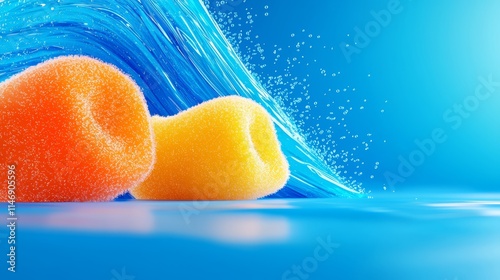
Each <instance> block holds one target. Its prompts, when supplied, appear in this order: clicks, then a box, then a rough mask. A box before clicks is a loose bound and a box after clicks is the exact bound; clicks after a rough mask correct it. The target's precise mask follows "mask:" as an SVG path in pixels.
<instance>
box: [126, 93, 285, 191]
mask: <svg viewBox="0 0 500 280" xmlns="http://www.w3.org/2000/svg"><path fill="white" fill-rule="evenodd" d="M152 122H153V129H154V133H155V138H156V151H157V154H156V156H157V160H156V163H155V166H154V168H153V171H152V172H151V174H150V176H149V177H148V178H147V179H146V180H145V181H144V182H143V183H142V184H140V185H139V186H137V187H135V188H133V189H132V190H131V193H132V195H133V196H134V197H136V198H138V199H156V200H239V199H255V198H259V197H263V196H266V195H269V194H272V193H275V192H276V191H278V190H279V189H281V188H282V187H283V186H284V185H285V184H286V182H287V180H288V177H289V165H288V162H287V160H286V158H285V156H284V155H283V153H282V151H281V148H280V143H279V141H278V139H277V136H276V132H275V129H274V125H273V122H272V119H271V117H270V116H269V114H268V113H267V111H266V110H265V109H264V108H263V107H262V106H260V105H259V104H257V103H256V102H254V101H252V100H250V99H246V98H243V97H239V96H228V97H220V98H216V99H213V100H210V101H208V102H205V103H202V104H200V105H198V106H195V107H193V108H190V109H188V110H186V111H184V112H181V113H179V114H177V115H175V116H171V117H159V116H154V117H152Z"/></svg>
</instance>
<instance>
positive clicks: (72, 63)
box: [0, 56, 155, 202]
mask: <svg viewBox="0 0 500 280" xmlns="http://www.w3.org/2000/svg"><path fill="white" fill-rule="evenodd" d="M0 118H1V121H0V136H1V137H0V139H1V140H0V141H1V144H2V149H1V150H0V171H1V172H0V174H2V177H4V178H6V175H7V173H8V172H9V171H8V168H11V169H12V168H13V169H14V170H15V172H14V173H15V186H16V188H15V197H16V200H17V201H27V202H38V201H54V202H55V201H104V200H110V199H113V198H114V197H116V196H117V195H119V194H121V193H123V192H125V191H126V190H127V189H129V188H131V187H132V186H134V185H137V184H138V183H139V182H142V181H143V180H144V178H145V177H146V176H147V175H148V174H149V172H150V170H151V168H152V166H153V163H154V157H155V151H154V149H155V148H154V139H153V136H152V135H153V134H152V127H151V123H150V116H149V113H148V110H147V107H146V103H145V100H144V97H143V95H142V94H141V91H140V89H139V87H138V86H137V85H136V84H135V83H134V82H133V81H132V80H131V79H130V78H129V77H128V76H126V75H125V74H123V73H122V72H120V71H119V70H118V69H117V68H115V67H114V66H111V65H109V64H105V63H103V62H100V61H98V60H95V59H92V58H88V57H82V56H68V57H59V58H56V59H52V60H49V61H46V62H44V63H41V64H39V65H37V66H34V67H31V68H28V69H27V70H25V71H24V72H22V73H20V74H18V75H16V76H14V77H12V78H10V79H9V80H7V81H5V82H3V83H1V84H0ZM13 166H15V167H13ZM10 173H12V172H9V174H10ZM4 180H5V179H4ZM10 183H11V182H9V184H10ZM7 198H8V193H7V188H0V201H5V200H7Z"/></svg>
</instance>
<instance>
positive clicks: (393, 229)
mask: <svg viewBox="0 0 500 280" xmlns="http://www.w3.org/2000/svg"><path fill="white" fill-rule="evenodd" d="M6 207H7V206H6V205H5V204H1V205H0V209H6ZM4 212H5V211H3V210H2V212H1V213H2V216H0V220H2V221H5V215H4ZM18 216H19V217H20V218H19V221H18V229H17V242H18V249H17V253H16V254H17V256H18V257H17V272H16V273H15V274H10V273H8V272H7V269H6V264H5V262H3V263H4V264H3V265H2V269H1V270H0V275H2V277H1V279H113V278H114V279H117V280H120V279H132V278H126V277H124V276H134V277H135V278H134V279H137V280H140V279H294V280H295V279H384V280H390V279H394V280H400V279H419V280H421V279H436V280H437V279H439V280H444V279H448V280H453V279H457V280H458V279H460V280H464V279H471V280H477V279H498V278H499V277H500V267H499V266H498V260H499V259H500V238H499V236H500V197H499V196H498V195H491V194H476V195H473V196H471V195H470V194H463V195H453V196H451V195H448V194H447V195H434V196H427V197H425V196H421V195H411V196H410V195H405V196H403V195H399V196H396V195H391V196H390V197H378V198H377V197H375V198H373V199H356V200H354V199H269V200H259V201H234V202H151V201H134V200H129V201H123V202H113V203H58V204H52V203H44V204H18ZM0 232H1V234H5V233H6V231H5V227H2V230H1V231H0ZM0 240H1V241H2V242H1V243H0V249H1V251H2V255H4V256H5V252H6V249H7V247H6V244H5V241H6V238H5V237H2V238H1V239H0ZM294 266H295V267H294ZM294 268H295V270H294ZM116 275H119V276H120V277H117V276H116ZM306 277H308V278H306Z"/></svg>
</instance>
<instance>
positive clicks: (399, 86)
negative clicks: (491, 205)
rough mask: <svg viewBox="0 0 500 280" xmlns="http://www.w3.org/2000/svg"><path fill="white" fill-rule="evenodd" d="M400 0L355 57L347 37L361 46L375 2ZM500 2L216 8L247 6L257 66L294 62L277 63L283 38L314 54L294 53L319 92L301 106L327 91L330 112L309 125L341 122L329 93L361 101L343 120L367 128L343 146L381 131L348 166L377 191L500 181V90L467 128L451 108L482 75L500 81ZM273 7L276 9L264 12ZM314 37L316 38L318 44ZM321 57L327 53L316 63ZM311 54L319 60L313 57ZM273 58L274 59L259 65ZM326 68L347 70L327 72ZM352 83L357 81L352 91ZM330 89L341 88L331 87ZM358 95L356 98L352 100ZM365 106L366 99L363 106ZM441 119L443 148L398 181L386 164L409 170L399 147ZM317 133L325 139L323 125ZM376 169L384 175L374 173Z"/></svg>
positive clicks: (248, 43) (479, 186) (338, 99)
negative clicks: (391, 179)
mask: <svg viewBox="0 0 500 280" xmlns="http://www.w3.org/2000/svg"><path fill="white" fill-rule="evenodd" d="M391 2H399V7H400V8H399V9H401V12H400V13H397V14H392V17H391V19H390V21H389V23H388V24H387V26H385V27H381V28H380V32H373V33H372V35H373V34H375V35H374V36H372V37H370V42H369V43H368V44H367V45H366V46H364V48H359V50H360V52H359V53H354V54H352V55H351V57H350V58H351V61H350V63H349V62H348V60H347V59H346V57H345V55H344V53H343V52H342V48H341V46H342V45H343V43H347V44H350V45H351V46H353V45H354V37H355V36H356V34H357V32H356V29H355V28H356V27H358V28H359V29H361V30H364V29H365V27H366V26H367V25H369V24H370V22H371V21H373V20H374V19H375V18H374V16H373V14H372V13H371V12H372V11H373V12H377V13H379V12H380V11H381V10H387V6H388V5H390V3H391ZM266 5H268V8H267V9H266V8H265V6H266ZM499 10H500V3H499V2H498V1H478V2H471V1H451V0H448V1H439V2H435V1H409V0H406V1H403V0H402V1H387V0H384V1H348V2H345V1H292V2H291V1H284V0H278V1H272V3H269V1H249V2H248V3H247V2H245V3H244V2H243V1H227V4H226V5H223V6H220V7H217V8H212V11H216V12H217V11H222V12H225V13H227V12H230V13H232V12H236V13H238V15H239V16H243V21H246V23H247V24H242V25H241V26H239V25H238V24H235V26H234V27H233V28H229V29H230V30H231V32H235V33H243V34H244V33H245V32H247V31H249V30H250V31H251V34H252V35H251V39H249V40H242V41H241V42H240V50H242V51H241V52H242V53H243V54H244V53H245V50H248V49H255V45H256V44H261V45H263V49H264V54H263V55H264V56H265V59H264V60H262V59H261V58H260V56H258V55H257V56H253V57H252V58H251V59H250V61H249V62H250V63H253V64H256V65H257V67H255V70H254V71H255V72H257V73H258V74H259V75H260V76H261V77H264V79H265V78H266V77H267V76H269V75H276V73H280V72H281V73H282V72H283V70H284V69H285V66H284V64H280V63H277V64H276V65H274V64H273V63H272V62H273V60H274V59H275V57H276V55H273V53H272V51H273V50H275V49H276V48H275V47H274V45H277V46H278V47H282V48H283V51H282V52H281V56H282V57H290V58H293V57H298V58H299V61H300V56H301V55H304V56H305V57H304V59H302V61H301V62H302V63H294V67H293V68H292V69H291V70H290V73H291V74H292V75H291V76H294V77H298V78H299V80H300V79H301V78H302V77H306V75H307V74H309V75H310V76H309V77H308V78H307V79H308V81H307V83H308V84H310V87H309V95H310V96H311V99H310V100H309V102H302V103H301V105H300V106H302V107H301V108H299V110H304V109H303V106H305V105H306V104H309V105H312V104H313V102H314V101H317V102H318V103H319V105H318V106H317V108H313V109H312V110H311V112H310V114H311V115H312V116H323V118H320V119H319V120H318V119H317V118H316V119H314V118H310V119H309V120H305V124H304V127H305V128H306V129H307V128H310V127H315V126H316V124H318V123H319V125H320V126H321V127H324V128H328V127H329V126H331V125H332V124H331V122H329V121H326V120H325V118H324V117H325V116H326V115H328V113H329V112H330V111H332V112H334V113H335V114H337V115H339V112H340V111H336V110H332V109H330V108H331V107H330V108H326V107H324V106H322V105H324V104H326V103H328V102H331V101H334V102H335V104H336V105H339V104H340V105H347V106H351V107H353V110H352V111H351V112H350V113H349V114H348V115H347V116H345V121H344V122H343V123H345V124H347V125H348V128H349V130H350V131H351V132H352V133H353V134H359V136H360V137H359V138H358V139H349V138H347V139H346V140H345V141H337V144H338V149H345V150H352V148H355V147H359V146H360V142H362V141H364V140H366V137H364V138H363V136H365V135H366V134H367V133H372V134H373V136H372V138H371V139H372V140H373V142H372V143H370V146H369V147H370V149H369V150H368V151H365V150H364V149H359V148H358V149H357V150H356V151H354V152H353V153H354V155H353V156H354V157H355V158H359V159H360V160H361V161H362V162H364V163H365V164H364V165H361V166H360V167H359V168H356V165H357V164H347V166H346V168H345V170H346V171H347V172H348V173H349V174H350V175H352V174H353V173H354V172H356V171H359V170H362V171H364V172H363V175H361V176H356V177H359V178H360V179H361V181H363V182H364V186H365V187H366V188H367V189H368V190H372V191H374V192H376V191H379V190H382V189H383V186H384V185H385V186H387V187H388V190H400V191H401V190H407V189H412V190H421V189H423V188H436V189H440V190H445V191H452V190H457V189H463V188H465V189H471V190H481V191H486V190H488V191H496V190H497V185H498V182H500V172H498V166H499V165H500V149H499V147H498V143H499V140H500V127H499V118H500V110H499V109H498V108H499V105H500V96H498V95H500V90H499V89H498V88H497V91H496V92H495V93H493V94H492V95H491V97H490V98H488V99H487V100H485V101H481V102H480V103H479V106H478V108H477V110H475V111H473V112H471V114H470V117H468V118H463V123H462V124H461V126H460V127H459V128H458V129H453V128H452V125H453V124H455V122H449V121H448V122H447V121H445V119H444V118H443V114H444V113H445V112H446V111H447V110H449V109H453V106H454V104H462V103H463V102H464V100H466V97H467V96H469V95H473V94H474V92H475V89H476V87H477V86H478V85H479V84H480V82H479V80H478V78H479V77H485V78H487V77H488V76H490V75H492V79H493V81H500V68H499V65H500V63H499V62H500V54H499V50H500V30H499V29H498V26H500V17H498V11H499ZM265 12H268V13H269V15H268V16H263V14H264V13H265ZM247 13H249V14H250V15H253V18H252V19H253V22H252V23H251V24H248V21H247V20H246V14H247ZM255 15H257V16H255ZM241 22H242V21H241ZM236 23H238V22H237V21H236ZM379 26H380V25H379ZM303 29H304V30H305V32H302V30H303ZM291 34H295V36H293V37H292V35H291ZM309 34H312V35H313V37H312V39H311V38H309ZM348 34H349V36H348ZM256 35H258V38H255V36H256ZM317 35H320V38H317ZM301 42H305V47H301V52H300V53H298V52H297V51H296V49H295V45H296V43H301ZM308 45H312V46H313V48H312V49H308V48H307V46H308ZM288 46H291V47H290V48H287V47H288ZM332 48H333V50H332ZM314 60H317V62H316V63H313V61H314ZM307 62H310V63H311V65H309V66H306V63H307ZM263 64H266V65H267V66H266V67H264V68H261V67H258V66H259V65H263ZM320 69H326V70H327V72H328V73H330V72H331V73H337V72H340V73H341V74H339V75H337V76H336V77H333V78H332V77H327V78H325V77H324V76H323V75H321V74H320ZM275 71H277V72H275ZM343 88H347V89H348V90H347V92H343ZM352 88H355V89H356V91H355V92H352ZM328 89H332V92H334V91H335V90H336V89H340V90H341V92H340V93H339V94H328V95H327V96H324V95H323V92H328V91H327V90H328ZM270 91H272V88H271V89H270ZM291 92H292V93H291V95H292V96H293V95H294V96H304V92H303V90H302V89H301V88H299V89H295V90H292V91H291ZM348 99H349V100H350V103H346V100H348ZM363 99H367V101H366V102H363ZM360 106H364V107H365V109H364V110H359V109H358V108H359V107H360ZM332 107H333V106H332ZM335 107H337V106H335ZM382 110H383V111H384V112H381V111H382ZM454 115H455V114H454ZM335 128H337V129H336V130H335ZM436 128H442V129H443V130H444V132H445V133H446V136H447V139H446V141H445V142H444V143H442V144H438V145H437V147H436V149H435V152H434V153H432V154H430V155H429V156H426V157H425V162H424V163H423V164H422V165H420V166H417V167H416V168H415V171H414V172H413V173H412V174H411V176H408V177H407V178H404V179H405V181H404V182H398V183H397V184H395V185H394V186H392V187H391V186H389V184H388V182H387V180H386V177H385V176H384V174H385V173H386V172H392V173H393V174H395V175H400V174H398V166H399V165H400V162H401V161H400V159H399V156H400V155H401V156H403V157H404V158H406V159H408V157H409V155H410V153H411V152H413V151H414V150H415V149H417V146H416V144H415V143H414V141H415V140H416V139H419V140H423V139H425V138H429V137H431V133H432V131H433V130H434V129H436ZM334 130H335V131H334V132H333V136H334V138H336V139H338V138H339V136H340V135H343V134H344V135H345V130H344V129H343V128H342V127H336V126H335V125H334ZM311 139H312V140H314V139H315V137H314V135H313V136H312V137H311ZM384 140H386V142H384ZM375 162H380V166H379V168H378V169H374V164H375ZM370 175H374V178H373V179H370V178H369V176H370Z"/></svg>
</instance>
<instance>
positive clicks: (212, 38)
mask: <svg viewBox="0 0 500 280" xmlns="http://www.w3.org/2000/svg"><path fill="white" fill-rule="evenodd" d="M0 39H1V40H3V41H2V54H1V55H0V81H3V80H5V79H7V78H8V77H10V76H11V75H13V74H15V73H18V72H20V71H22V70H24V69H26V68H27V67H29V66H32V65H35V64H37V63H39V62H41V61H44V60H47V59H49V58H51V57H56V56H60V55H69V54H81V55H89V56H92V57H96V58H99V59H101V60H103V61H106V62H108V63H112V64H114V65H116V66H117V67H119V68H121V69H122V70H123V71H124V72H126V73H128V74H129V75H131V76H132V78H133V79H134V80H135V81H136V82H137V83H138V84H139V86H140V87H141V88H142V90H143V92H144V94H145V96H146V100H147V102H148V106H149V109H150V111H151V113H152V114H160V115H172V114H175V113H177V112H179V111H180V110H184V109H187V108H189V107H191V106H194V105H196V104H199V103H201V102H203V101H205V100H208V99H212V98H214V97H217V96H225V95H231V94H238V95H241V96H244V97H249V98H252V99H253V100H255V101H257V102H258V103H260V104H261V105H262V106H264V107H265V108H266V109H267V111H268V112H269V113H270V114H271V115H272V117H273V120H274V122H275V124H276V128H277V131H278V137H279V139H280V141H281V143H282V148H283V151H284V153H285V154H286V156H287V158H288V160H289V162H290V168H291V172H292V177H291V179H290V181H289V182H288V185H287V187H286V188H285V189H283V190H282V191H280V192H279V193H278V194H276V195H274V196H276V197H328V196H341V197H357V196H360V193H359V192H358V191H356V190H354V189H351V188H348V187H346V186H345V185H344V184H343V183H342V182H341V180H340V179H339V176H338V174H336V172H335V171H334V170H332V168H330V167H329V166H328V165H327V164H325V162H324V161H323V160H322V159H321V157H319V156H318V154H317V152H316V151H315V150H313V149H311V148H310V147H309V146H308V145H307V144H306V141H305V139H304V137H303V136H302V135H301V134H300V133H298V129H297V127H296V125H295V124H294V123H293V122H292V121H290V119H289V118H288V116H287V114H286V113H285V111H284V109H283V108H282V107H281V106H279V105H278V103H277V102H276V101H275V100H274V99H273V98H272V97H271V96H270V95H269V94H268V93H267V92H266V90H265V89H264V88H263V87H262V85H261V84H260V83H259V82H258V80H257V79H256V78H255V77H254V76H253V75H252V74H251V73H250V72H249V71H248V70H247V68H246V67H245V65H244V64H243V63H242V61H241V60H240V59H239V57H238V55H237V54H236V52H235V51H234V49H233V48H232V46H231V44H230V42H229V41H228V40H227V39H226V38H225V37H224V36H223V34H222V31H221V30H220V29H219V27H218V25H217V24H216V23H215V22H214V20H213V19H212V17H211V16H210V15H209V13H208V11H207V10H206V8H205V6H204V5H203V3H202V2H199V1H196V0H172V1H162V2H161V3H156V2H155V1H151V0H144V1H133V0H127V1H117V2H114V3H113V4H110V3H109V2H108V1H101V0H97V1H90V2H88V3H85V4H82V3H81V2H78V1H64V2H61V1H59V2H47V3H45V2H44V1H19V2H15V3H13V2H10V1H9V2H1V3H0Z"/></svg>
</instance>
